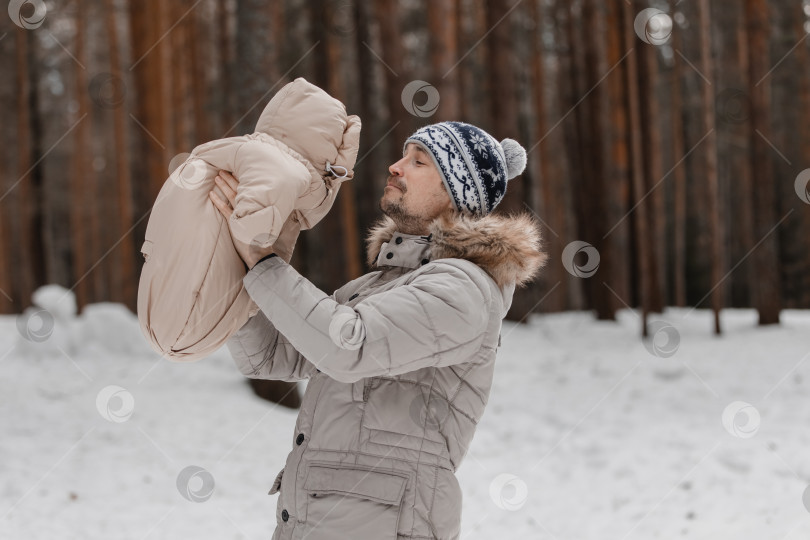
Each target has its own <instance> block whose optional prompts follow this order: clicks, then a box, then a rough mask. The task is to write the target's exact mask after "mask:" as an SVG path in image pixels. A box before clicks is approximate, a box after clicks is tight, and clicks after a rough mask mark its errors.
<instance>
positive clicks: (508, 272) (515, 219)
mask: <svg viewBox="0 0 810 540" xmlns="http://www.w3.org/2000/svg"><path fill="white" fill-rule="evenodd" d="M396 230H397V228H396V224H395V223H394V221H393V220H392V219H391V218H389V217H388V216H383V218H382V219H380V220H379V221H378V222H377V223H376V224H375V225H374V226H373V227H372V228H371V230H370V231H369V235H368V237H367V239H366V255H367V261H368V264H369V266H371V267H372V268H374V267H375V261H376V260H377V255H378V254H379V253H380V248H381V247H382V244H383V242H388V241H389V240H390V239H391V237H393V236H394V233H395V232H396ZM428 231H429V232H430V233H431V234H432V235H433V237H432V239H431V240H432V241H431V247H430V255H431V260H435V259H448V258H454V259H466V260H468V261H470V262H473V263H475V264H477V265H478V266H480V267H481V268H483V269H484V270H485V271H486V272H487V273H488V274H489V275H490V276H492V279H494V280H495V283H497V284H498V286H499V287H502V286H504V285H506V284H508V283H515V285H516V286H522V285H526V284H528V283H530V282H531V281H532V280H533V279H534V278H535V277H536V276H537V273H538V272H539V270H540V268H542V267H543V266H544V265H545V264H546V261H547V260H548V255H547V254H546V253H545V252H543V251H541V246H540V241H541V234H540V226H539V225H538V224H537V222H536V221H535V220H534V218H532V217H531V215H530V214H527V213H525V212H524V213H521V214H518V215H513V216H499V215H493V214H490V215H487V216H485V217H482V218H474V217H470V216H467V215H464V214H461V213H459V212H453V213H452V214H450V215H444V216H442V217H439V218H436V219H435V220H434V221H433V222H432V223H431V224H430V226H429V227H428Z"/></svg>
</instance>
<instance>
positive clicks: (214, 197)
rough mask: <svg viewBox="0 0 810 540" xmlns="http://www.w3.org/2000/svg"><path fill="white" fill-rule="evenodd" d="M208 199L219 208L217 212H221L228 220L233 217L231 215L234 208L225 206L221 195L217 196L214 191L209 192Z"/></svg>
mask: <svg viewBox="0 0 810 540" xmlns="http://www.w3.org/2000/svg"><path fill="white" fill-rule="evenodd" d="M208 198H209V199H211V202H213V203H214V206H216V207H217V210H219V211H220V213H222V215H223V216H225V217H226V218H230V217H231V213H232V212H233V208H231V207H230V206H228V205H227V204H225V201H223V200H222V199H221V198H220V197H219V195H217V194H216V193H214V192H213V191H209V192H208Z"/></svg>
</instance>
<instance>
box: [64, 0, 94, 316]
mask: <svg viewBox="0 0 810 540" xmlns="http://www.w3.org/2000/svg"><path fill="white" fill-rule="evenodd" d="M82 6H83V4H81V3H79V4H77V11H76V45H75V46H76V52H75V56H76V59H77V60H78V61H79V62H81V63H82V64H85V62H86V59H85V57H86V55H85V52H84V49H85V37H84V32H85V30H84V28H85V24H84V9H83V8H82ZM76 101H77V102H78V113H77V114H78V118H79V119H81V120H79V124H78V126H77V127H76V131H75V133H76V138H75V139H74V140H75V147H74V151H73V170H72V177H71V197H70V198H71V209H70V216H71V222H70V225H71V231H72V236H73V241H72V247H73V250H72V251H73V279H72V281H73V283H74V287H75V289H74V291H75V292H76V307H77V309H78V311H77V313H79V314H81V312H82V310H83V308H84V306H85V305H87V304H88V303H90V302H92V301H94V300H96V299H95V298H93V297H92V296H91V292H90V281H89V280H88V279H87V270H88V269H89V264H88V262H87V261H88V257H89V256H90V255H92V254H93V251H92V248H91V249H90V250H88V249H87V247H88V230H87V224H88V210H90V211H93V210H95V207H94V205H93V203H94V199H95V197H92V196H88V195H89V194H90V193H92V191H90V190H91V189H92V181H90V178H91V174H92V173H91V171H90V166H89V164H88V154H89V152H90V133H89V128H90V118H89V117H88V116H89V114H90V107H89V104H88V99H87V72H86V71H85V70H83V69H76ZM88 251H89V253H88Z"/></svg>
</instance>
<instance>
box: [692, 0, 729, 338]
mask: <svg viewBox="0 0 810 540" xmlns="http://www.w3.org/2000/svg"><path fill="white" fill-rule="evenodd" d="M698 6H699V10H700V67H701V72H702V73H703V75H704V76H705V77H708V78H709V80H713V79H714V65H713V62H712V56H711V55H712V53H711V12H710V11H709V0H700V1H699V4H698ZM702 96H703V130H704V132H706V133H708V134H709V135H708V136H707V137H706V140H705V141H704V142H703V151H704V152H705V156H706V173H705V179H706V194H707V201H708V206H709V211H710V216H709V226H710V230H711V246H712V251H711V276H712V278H711V282H712V288H713V289H712V291H711V304H712V311H713V312H714V333H715V334H718V335H719V334H720V310H721V309H722V307H723V296H724V295H723V291H724V290H725V289H724V288H723V286H722V285H721V280H722V268H723V262H724V261H725V254H724V250H723V227H722V220H721V216H722V210H721V208H720V188H719V185H718V179H717V131H716V129H715V125H714V119H715V111H714V100H715V96H714V89H713V87H712V86H710V85H709V83H706V84H705V85H704V86H703V92H702Z"/></svg>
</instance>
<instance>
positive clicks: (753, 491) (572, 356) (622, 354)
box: [0, 289, 810, 540]
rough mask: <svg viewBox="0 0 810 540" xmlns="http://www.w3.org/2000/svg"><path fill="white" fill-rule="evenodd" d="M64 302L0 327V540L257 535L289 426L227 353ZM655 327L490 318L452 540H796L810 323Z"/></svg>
mask: <svg viewBox="0 0 810 540" xmlns="http://www.w3.org/2000/svg"><path fill="white" fill-rule="evenodd" d="M65 292H66V291H64V290H62V291H60V290H59V289H50V290H46V291H40V294H39V296H38V298H39V302H41V303H39V302H38V305H40V306H41V307H43V308H44V309H48V310H49V312H50V311H51V310H53V313H54V315H53V321H52V322H48V320H44V319H42V317H41V316H40V317H37V316H33V315H32V314H33V313H34V312H33V311H29V312H28V313H27V314H26V315H25V316H24V317H16V316H2V317H0V434H2V435H1V436H0V478H2V482H0V538H2V539H15V540H16V539H40V538H43V539H44V538H49V539H50V538H60V539H61V538H82V539H85V538H104V539H112V538H127V539H129V538H135V539H137V538H152V539H157V538H165V539H178V538H211V539H239V538H243V539H247V538H269V536H270V534H271V532H272V530H273V528H274V527H275V508H276V500H277V498H276V497H277V496H276V495H273V496H269V495H268V494H267V491H268V489H269V488H270V485H271V484H272V482H273V479H274V477H275V475H276V473H277V472H278V471H279V470H280V469H281V467H282V466H283V464H284V460H285V457H286V454H287V452H288V451H289V450H290V449H291V448H292V445H293V436H294V432H293V426H294V423H295V417H296V411H291V410H288V409H284V408H281V407H278V406H274V405H271V404H269V403H267V402H264V401H262V400H260V399H258V398H256V397H255V396H253V394H252V393H251V392H250V390H249V388H248V386H247V382H246V380H245V379H244V378H243V377H242V375H241V374H240V373H239V372H238V370H237V369H236V367H235V366H234V365H233V362H232V360H231V359H230V356H229V354H228V351H227V349H226V348H224V347H223V348H222V349H220V350H219V351H217V352H216V353H215V354H213V355H212V356H210V357H208V358H206V359H204V360H201V361H198V362H193V363H174V362H169V361H166V360H162V359H161V358H160V357H159V356H158V355H157V354H156V353H154V352H153V351H152V350H151V349H150V348H149V346H148V344H147V343H146V341H145V340H144V338H143V337H142V336H141V334H140V329H139V328H138V321H137V318H136V317H135V316H134V315H133V314H132V313H130V312H129V311H128V310H127V309H126V308H125V307H123V306H121V305H117V304H112V303H100V304H94V305H91V306H88V307H87V308H86V309H85V310H84V312H83V313H82V315H81V316H79V317H77V318H76V317H73V316H72V314H71V312H70V302H71V300H70V298H69V297H65V296H64V293H65ZM652 319H660V320H661V321H664V322H662V323H660V324H659V325H658V326H660V327H662V330H661V331H659V332H658V333H657V335H656V338H655V339H654V340H651V341H648V342H646V343H644V342H642V341H641V339H640V338H639V337H638V334H639V327H640V325H639V320H638V318H637V315H636V314H635V312H633V311H630V310H624V311H622V312H620V313H619V317H618V321H616V322H603V321H596V320H594V318H593V316H592V315H591V314H589V313H581V312H569V313H563V314H554V315H533V316H532V317H531V318H530V320H529V323H528V324H523V325H516V324H513V323H504V329H503V332H502V335H503V347H502V348H501V350H500V353H499V357H498V365H497V368H496V374H495V381H494V385H493V388H492V393H491V395H490V402H489V405H488V408H487V411H486V413H485V414H484V418H483V419H482V421H481V423H480V425H479V428H478V431H477V433H476V436H475V439H474V441H473V444H472V447H471V448H470V451H469V453H468V454H467V457H466V459H465V462H464V463H463V464H462V466H461V467H460V469H459V471H458V477H459V481H460V482H461V486H462V489H463V494H464V510H463V523H462V538H464V539H492V538H501V537H507V538H521V539H522V538H532V539H534V538H537V539H559V540H568V539H574V538H576V539H600V540H602V539H617V540H622V539H633V538H635V539H649V538H667V539H670V538H692V539H703V538H706V539H708V538H711V539H717V538H723V539H725V538H728V539H731V538H734V539H743V540H745V539H752V540H753V539H756V540H767V539H773V540H798V539H805V538H810V510H808V508H807V506H810V491H808V492H805V490H806V489H807V488H808V485H809V484H810V454H809V453H808V449H810V422H808V420H810V401H808V400H807V399H806V396H807V395H808V390H809V388H808V385H809V384H810V383H809V382H808V381H810V361H808V356H810V338H809V336H810V312H807V311H784V312H783V314H782V324H781V325H779V326H777V327H767V328H759V327H757V326H756V313H755V312H754V311H752V310H726V311H724V312H723V314H722V326H723V330H724V334H723V336H721V337H716V336H714V335H713V334H712V333H711V328H712V319H711V314H710V313H708V312H706V311H704V310H689V309H684V308H678V309H667V310H666V312H665V313H664V314H663V315H662V316H660V315H659V316H655V315H654V316H653V317H652ZM43 325H45V328H44V330H46V331H47V330H50V327H48V325H52V326H53V331H52V335H51V336H49V337H48V338H47V339H44V340H40V341H36V340H26V339H23V338H22V333H25V332H26V329H29V328H33V329H34V330H36V329H39V330H40V331H42V329H43ZM673 329H674V330H673ZM668 332H669V333H668ZM57 336H61V337H57ZM667 336H670V338H671V340H670V341H669V342H667V339H666V338H667ZM653 344H655V345H656V346H657V349H656V348H655V347H653ZM656 350H657V351H658V354H659V355H660V356H655V355H654V354H653V353H651V352H650V351H653V352H654V351H656ZM302 390H303V385H302ZM189 467H196V468H189ZM178 484H179V486H180V487H182V488H185V489H179V487H178ZM803 497H804V500H805V501H806V504H805V502H803ZM195 498H196V499H199V502H194V499H195Z"/></svg>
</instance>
